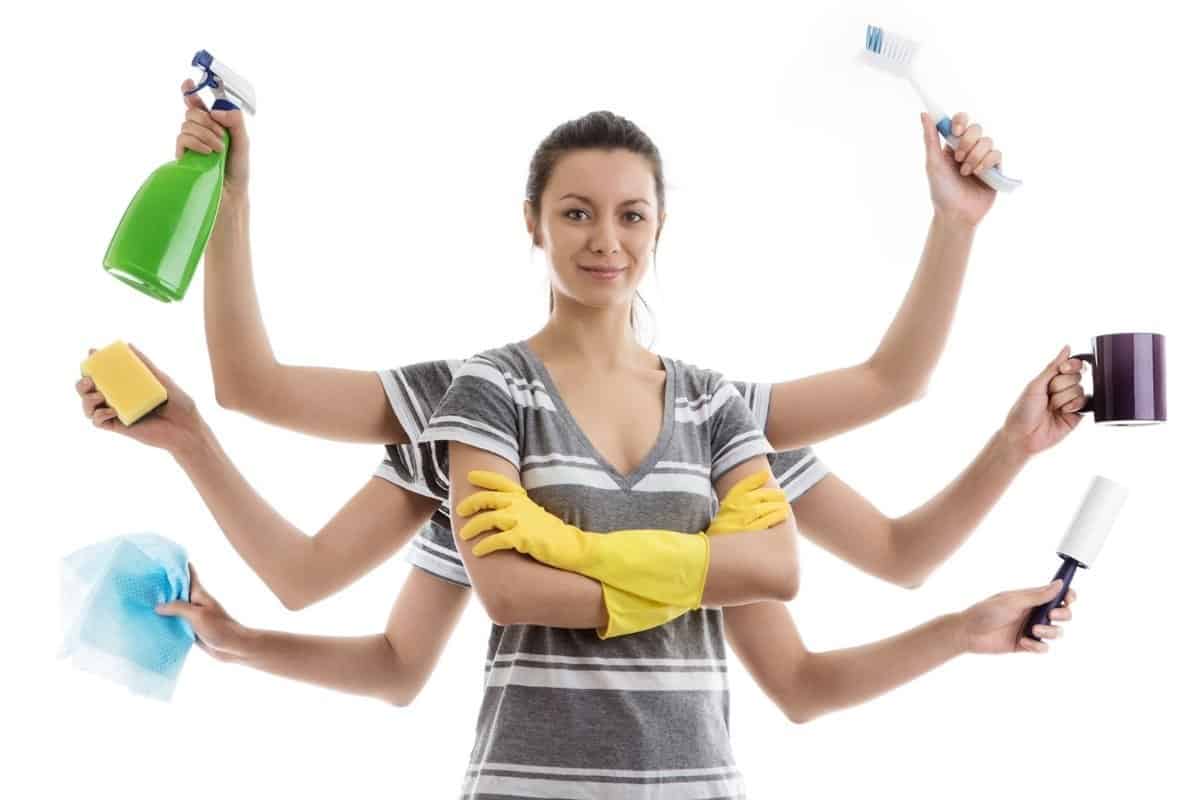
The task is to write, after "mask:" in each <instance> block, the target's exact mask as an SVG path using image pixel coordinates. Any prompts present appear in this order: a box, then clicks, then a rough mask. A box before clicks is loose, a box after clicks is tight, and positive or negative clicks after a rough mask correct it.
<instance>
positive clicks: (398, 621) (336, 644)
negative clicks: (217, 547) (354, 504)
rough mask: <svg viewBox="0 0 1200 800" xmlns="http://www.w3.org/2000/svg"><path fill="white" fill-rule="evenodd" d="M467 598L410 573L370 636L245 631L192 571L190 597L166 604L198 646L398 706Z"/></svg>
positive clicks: (425, 674)
mask: <svg viewBox="0 0 1200 800" xmlns="http://www.w3.org/2000/svg"><path fill="white" fill-rule="evenodd" d="M469 595H470V590H469V589H466V588H464V587H461V586H455V585H454V584H451V583H448V582H446V581H443V580H440V579H438V578H435V577H433V576H431V575H429V574H428V573H426V572H423V571H422V570H413V571H412V572H410V573H409V576H408V580H407V581H405V584H404V588H403V589H402V590H401V592H400V595H399V596H398V597H397V598H396V602H395V604H393V606H392V613H391V615H390V616H389V618H388V623H387V629H386V630H385V631H384V633H382V634H374V635H371V636H309V635H305V634H298V633H284V632H280V631H265V630H255V629H251V628H246V627H244V626H242V625H239V624H238V623H237V622H235V621H234V620H233V619H232V618H231V617H230V616H229V615H228V614H227V613H226V612H225V610H224V609H223V608H221V606H220V604H219V603H217V602H216V601H215V600H213V599H212V597H211V596H210V595H209V594H208V593H207V592H206V591H204V589H203V587H201V586H199V583H198V581H196V580H195V573H194V572H193V582H192V593H191V597H190V602H188V603H178V602H177V603H172V604H170V607H171V608H174V609H176V613H178V614H179V615H180V616H184V617H186V618H187V619H188V621H189V622H191V623H192V625H193V628H194V630H195V631H196V635H197V636H198V637H199V640H200V643H201V647H203V648H204V649H205V650H206V651H208V652H209V653H210V654H212V655H213V656H214V657H216V658H218V659H219V660H221V661H232V662H235V663H239V664H244V665H246V666H249V667H253V668H254V669H258V670H262V671H264V672H270V673H272V674H275V675H281V676H283V677H285V678H291V679H292V680H297V681H304V682H306V683H312V684H316V685H318V686H324V687H326V688H328V689H335V690H337V691H341V692H350V693H352V694H359V695H366V696H368V697H375V698H378V699H380V700H384V701H385V702H388V703H392V704H394V705H401V706H403V705H408V704H409V703H410V702H412V701H413V699H415V698H416V696H417V694H418V693H419V692H420V691H421V688H422V687H423V686H424V685H425V682H426V680H427V679H428V678H429V674H430V672H432V670H433V667H434V665H435V664H436V663H437V660H438V657H439V656H440V655H441V652H442V650H443V648H444V647H445V645H446V640H447V639H448V638H449V637H450V632H451V631H452V630H454V626H455V625H456V624H457V623H458V620H459V618H460V617H461V616H462V612H463V609H464V608H465V607H466V603H467V597H468V596H469Z"/></svg>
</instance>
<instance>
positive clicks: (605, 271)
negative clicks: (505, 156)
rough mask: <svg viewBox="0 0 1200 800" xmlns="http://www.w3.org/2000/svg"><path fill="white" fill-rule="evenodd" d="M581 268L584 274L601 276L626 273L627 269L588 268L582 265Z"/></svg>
mask: <svg viewBox="0 0 1200 800" xmlns="http://www.w3.org/2000/svg"><path fill="white" fill-rule="evenodd" d="M579 268H580V269H581V270H583V271H584V272H597V273H599V274H601V275H615V274H616V273H618V272H624V271H625V269H626V268H625V267H587V266H584V265H583V264H580V265H579Z"/></svg>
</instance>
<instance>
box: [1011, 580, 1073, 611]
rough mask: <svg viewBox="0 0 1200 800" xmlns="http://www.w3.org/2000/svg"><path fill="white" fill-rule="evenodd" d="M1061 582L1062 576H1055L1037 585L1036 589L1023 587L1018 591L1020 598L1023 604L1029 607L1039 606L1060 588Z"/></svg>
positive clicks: (1050, 598) (1051, 598) (1048, 600)
mask: <svg viewBox="0 0 1200 800" xmlns="http://www.w3.org/2000/svg"><path fill="white" fill-rule="evenodd" d="M1062 584H1063V581H1062V578H1055V579H1054V580H1052V581H1050V583H1048V584H1047V585H1045V586H1039V587H1037V588H1036V589H1025V590H1024V591H1022V592H1021V593H1020V595H1021V600H1022V602H1023V604H1024V605H1026V606H1029V607H1030V608H1033V607H1034V606H1040V605H1042V604H1043V603H1049V602H1050V601H1051V600H1053V599H1054V596H1055V595H1056V594H1058V592H1059V590H1060V589H1062Z"/></svg>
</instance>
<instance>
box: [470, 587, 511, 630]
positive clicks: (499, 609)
mask: <svg viewBox="0 0 1200 800" xmlns="http://www.w3.org/2000/svg"><path fill="white" fill-rule="evenodd" d="M476 590H477V592H478V594H479V601H480V603H482V604H483V610H484V612H485V613H486V614H487V615H488V619H490V620H491V621H492V622H493V623H495V624H496V625H500V626H507V625H516V624H517V623H518V620H517V616H518V614H517V604H516V602H515V598H514V597H512V595H510V594H509V593H508V592H506V591H504V590H503V589H502V588H497V587H489V588H488V589H487V590H483V589H481V587H479V586H478V585H476Z"/></svg>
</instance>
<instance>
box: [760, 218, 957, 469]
mask: <svg viewBox="0 0 1200 800" xmlns="http://www.w3.org/2000/svg"><path fill="white" fill-rule="evenodd" d="M973 237H974V226H972V225H969V224H967V223H963V222H961V221H957V220H949V219H944V218H943V217H941V216H939V215H937V214H935V215H934V218H933V221H932V222H931V223H930V224H929V234H928V236H927V237H926V239H925V250H924V252H923V253H922V254H921V263H920V265H919V267H918V268H917V274H916V276H915V277H914V278H913V282H912V284H911V285H910V286H909V288H908V292H907V294H905V296H904V301H903V303H902V304H901V306H900V309H899V311H897V312H896V316H895V318H893V320H892V324H891V325H890V326H889V327H888V329H887V332H886V333H884V335H883V339H882V340H881V341H880V343H879V347H878V348H877V349H876V350H875V352H874V353H873V354H872V355H871V357H870V358H869V359H867V360H866V361H864V362H863V363H861V364H856V365H854V366H851V367H844V368H842V369H837V370H831V371H829V372H822V373H818V374H816V375H810V376H808V377H804V378H798V379H796V380H792V381H785V382H782V383H776V384H775V385H774V386H773V387H772V389H771V405H770V408H769V409H768V412H767V425H766V435H767V439H768V440H769V441H770V442H771V444H772V446H774V447H775V448H776V449H777V450H791V449H795V448H797V447H803V446H804V445H810V444H814V443H816V442H820V441H822V440H824V439H828V438H830V437H832V436H836V435H837V434H839V433H844V432H846V431H848V430H851V429H853V428H857V427H860V426H862V425H865V424H867V423H868V422H872V421H873V420H876V419H879V418H881V417H883V416H886V415H887V414H890V413H891V412H892V411H895V410H896V409H897V408H900V407H902V406H904V405H906V404H908V403H911V402H913V401H915V400H917V399H918V398H920V397H921V395H922V394H924V391H925V386H926V384H927V383H928V382H929V377H930V375H931V374H932V373H933V369H934V367H935V366H937V362H938V359H939V358H941V355H942V351H943V349H945V346H946V339H947V338H948V336H949V333H950V324H951V322H952V321H953V318H954V309H955V306H956V305H957V304H958V298H959V295H960V293H961V291H962V284H963V275H964V273H965V272H966V267H967V257H968V255H969V254H970V252H971V241H972V239H973Z"/></svg>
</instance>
